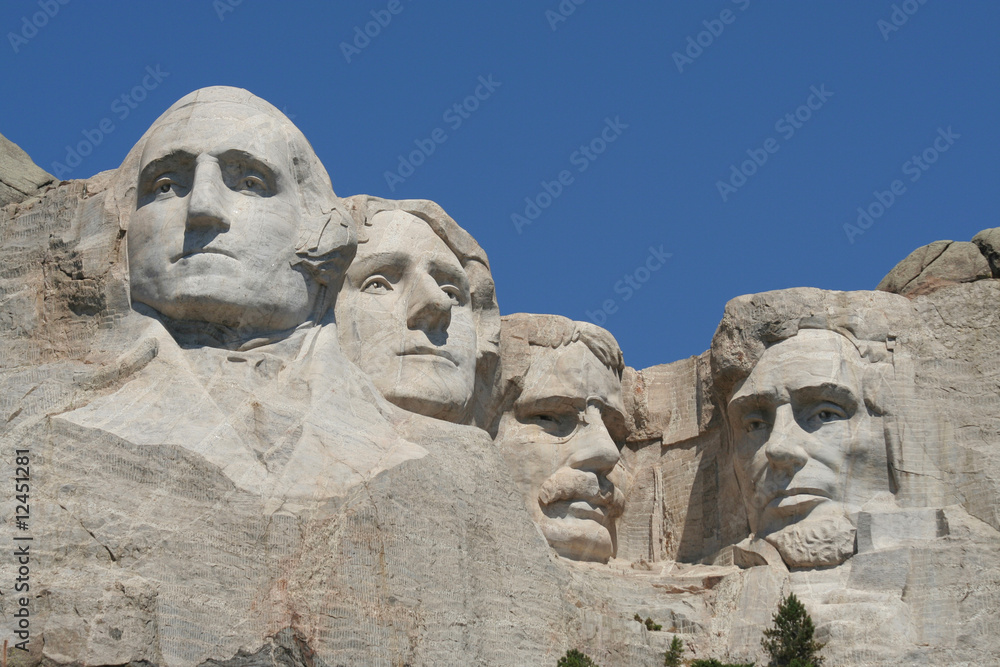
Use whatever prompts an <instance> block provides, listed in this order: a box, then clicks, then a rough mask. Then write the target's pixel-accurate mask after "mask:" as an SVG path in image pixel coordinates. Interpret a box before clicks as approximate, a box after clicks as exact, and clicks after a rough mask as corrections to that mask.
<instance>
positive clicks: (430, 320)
mask: <svg viewBox="0 0 1000 667" xmlns="http://www.w3.org/2000/svg"><path fill="white" fill-rule="evenodd" d="M451 306H452V301H451V297H450V296H448V294H446V293H445V292H444V290H442V289H441V286H440V285H438V284H437V281H436V280H435V279H434V278H433V277H432V276H430V275H423V276H421V277H420V278H419V279H418V280H417V281H416V284H414V285H413V288H412V289H411V292H410V299H409V303H408V304H407V312H406V324H407V326H409V328H411V329H423V330H424V331H428V332H432V331H438V332H443V331H447V329H448V325H449V324H451Z"/></svg>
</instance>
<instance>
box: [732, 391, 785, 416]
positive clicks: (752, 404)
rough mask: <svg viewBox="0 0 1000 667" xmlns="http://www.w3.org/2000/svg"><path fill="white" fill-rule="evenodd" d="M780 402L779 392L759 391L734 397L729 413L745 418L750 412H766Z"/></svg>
mask: <svg viewBox="0 0 1000 667" xmlns="http://www.w3.org/2000/svg"><path fill="white" fill-rule="evenodd" d="M777 402H778V392H777V391H776V390H774V389H766V390H762V391H757V392H754V393H752V394H743V395H737V396H735V397H733V399H732V400H731V401H729V413H730V414H738V415H739V416H741V417H742V416H743V415H745V414H747V413H748V412H754V411H756V410H765V409H767V408H769V407H771V406H773V405H774V404H775V403H777Z"/></svg>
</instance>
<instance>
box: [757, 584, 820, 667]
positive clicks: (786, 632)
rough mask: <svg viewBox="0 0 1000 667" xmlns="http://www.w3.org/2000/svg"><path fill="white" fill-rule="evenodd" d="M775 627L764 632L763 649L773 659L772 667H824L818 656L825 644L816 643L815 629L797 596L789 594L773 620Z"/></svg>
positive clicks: (770, 666) (770, 664) (770, 665)
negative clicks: (814, 637)
mask: <svg viewBox="0 0 1000 667" xmlns="http://www.w3.org/2000/svg"><path fill="white" fill-rule="evenodd" d="M772 620H773V621H774V627H773V628H768V629H767V630H764V639H761V640H760V643H761V646H763V647H764V650H765V651H767V652H768V653H769V654H770V655H771V662H769V663H768V665H769V667H822V665H823V660H824V659H823V658H822V657H820V656H819V655H818V653H819V651H820V649H822V648H823V646H825V644H820V643H819V642H817V641H815V640H814V639H813V633H815V631H816V628H815V626H813V622H812V618H810V616H809V614H808V612H806V608H805V605H803V604H802V603H801V602H799V599H798V598H797V597H795V593H789V594H788V597H787V598H785V599H784V600H783V601H782V603H781V606H779V607H778V611H777V613H776V614H775V615H774V617H773V619H772Z"/></svg>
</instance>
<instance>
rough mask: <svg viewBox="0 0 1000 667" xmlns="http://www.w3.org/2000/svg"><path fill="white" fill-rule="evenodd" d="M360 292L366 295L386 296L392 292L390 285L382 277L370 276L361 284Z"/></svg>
mask: <svg viewBox="0 0 1000 667" xmlns="http://www.w3.org/2000/svg"><path fill="white" fill-rule="evenodd" d="M361 291H362V292H365V293H367V294H386V293H388V292H391V291H392V285H390V284H389V281H388V280H386V279H385V278H383V277H382V276H371V277H370V278H368V279H367V280H365V282H364V283H362V284H361Z"/></svg>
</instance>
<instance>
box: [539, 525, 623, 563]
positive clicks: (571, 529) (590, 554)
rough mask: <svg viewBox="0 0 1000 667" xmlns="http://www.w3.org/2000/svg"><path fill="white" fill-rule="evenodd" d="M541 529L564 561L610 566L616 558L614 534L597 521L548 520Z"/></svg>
mask: <svg viewBox="0 0 1000 667" xmlns="http://www.w3.org/2000/svg"><path fill="white" fill-rule="evenodd" d="M540 525H541V528H542V534H543V535H545V539H546V540H548V543H549V546H551V547H552V548H553V549H555V551H556V553H557V554H559V555H560V556H562V557H563V558H568V559H570V560H581V561H597V562H600V563H606V562H607V560H608V559H609V558H611V557H612V556H614V550H615V547H614V542H613V541H612V539H611V532H610V531H609V530H608V529H607V527H606V526H605V525H604V524H602V523H598V522H597V521H594V520H593V519H580V518H576V517H560V518H551V517H545V518H543V519H541V521H540Z"/></svg>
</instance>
